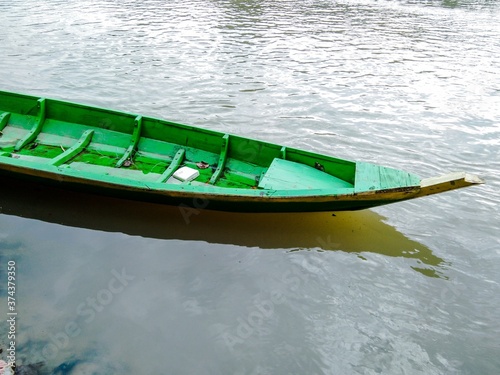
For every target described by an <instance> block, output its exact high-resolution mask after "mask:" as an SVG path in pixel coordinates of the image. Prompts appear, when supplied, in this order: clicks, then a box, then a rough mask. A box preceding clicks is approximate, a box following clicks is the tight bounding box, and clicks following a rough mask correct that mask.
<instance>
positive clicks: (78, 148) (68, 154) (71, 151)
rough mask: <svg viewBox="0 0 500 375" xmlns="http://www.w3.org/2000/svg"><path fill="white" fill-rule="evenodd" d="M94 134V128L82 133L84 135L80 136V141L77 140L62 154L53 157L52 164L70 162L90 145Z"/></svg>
mask: <svg viewBox="0 0 500 375" xmlns="http://www.w3.org/2000/svg"><path fill="white" fill-rule="evenodd" d="M93 135H94V131H93V130H87V131H85V132H84V133H83V134H82V136H81V137H80V139H79V140H78V142H76V143H75V144H74V145H73V146H71V147H70V148H68V149H67V150H66V151H64V152H63V153H62V154H60V155H58V156H56V157H55V158H53V159H51V160H50V164H52V165H55V166H56V167H58V166H60V165H61V164H64V163H66V162H68V161H69V160H71V159H73V158H74V157H75V156H77V155H78V154H79V153H80V152H82V151H83V150H84V149H85V148H86V147H87V146H88V145H89V143H90V141H91V140H92V136H93Z"/></svg>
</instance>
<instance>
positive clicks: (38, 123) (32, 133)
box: [14, 98, 46, 151]
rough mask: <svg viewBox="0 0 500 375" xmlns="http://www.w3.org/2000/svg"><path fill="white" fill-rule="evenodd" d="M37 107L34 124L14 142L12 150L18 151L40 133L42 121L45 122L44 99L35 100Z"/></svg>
mask: <svg viewBox="0 0 500 375" xmlns="http://www.w3.org/2000/svg"><path fill="white" fill-rule="evenodd" d="M37 107H38V118H37V121H36V123H35V125H33V127H32V128H31V130H30V131H29V132H28V134H26V136H25V137H24V138H22V139H20V140H19V141H18V142H17V144H16V147H14V151H19V150H21V149H22V148H23V147H24V146H26V145H27V144H28V143H30V142H33V141H34V140H35V139H36V137H37V136H38V134H40V131H41V130H42V126H43V123H44V122H45V113H46V111H45V109H46V108H45V107H46V106H45V99H43V98H42V99H38V102H37Z"/></svg>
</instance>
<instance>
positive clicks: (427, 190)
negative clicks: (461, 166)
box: [415, 172, 484, 198]
mask: <svg viewBox="0 0 500 375" xmlns="http://www.w3.org/2000/svg"><path fill="white" fill-rule="evenodd" d="M478 184H484V181H483V180H482V179H480V178H479V177H478V176H476V175H473V174H470V173H465V172H455V173H448V174H445V175H444V176H439V177H430V178H424V179H422V180H421V181H420V191H419V192H418V193H417V195H416V196H415V198H417V197H425V196H427V195H432V194H438V193H442V192H444V191H448V190H455V189H460V188H463V187H467V186H471V185H478Z"/></svg>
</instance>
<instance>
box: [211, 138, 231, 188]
mask: <svg viewBox="0 0 500 375" xmlns="http://www.w3.org/2000/svg"><path fill="white" fill-rule="evenodd" d="M228 149H229V134H224V136H223V137H222V147H221V152H220V156H219V163H218V164H217V169H216V170H215V172H214V174H213V175H212V177H211V178H210V181H209V182H208V183H209V184H210V185H215V183H216V182H217V180H218V179H219V177H220V175H221V174H222V171H223V170H224V166H225V164H226V160H227V151H228Z"/></svg>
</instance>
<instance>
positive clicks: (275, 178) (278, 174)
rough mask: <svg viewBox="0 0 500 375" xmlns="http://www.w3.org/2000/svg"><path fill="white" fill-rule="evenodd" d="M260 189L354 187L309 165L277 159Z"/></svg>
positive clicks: (261, 183)
mask: <svg viewBox="0 0 500 375" xmlns="http://www.w3.org/2000/svg"><path fill="white" fill-rule="evenodd" d="M259 187H260V188H263V189H273V190H296V189H328V190H330V191H331V193H332V194H334V192H333V190H335V189H346V188H352V187H353V186H352V185H351V184H350V183H349V182H346V181H344V180H341V179H340V178H337V177H334V176H332V175H330V174H328V173H325V172H323V171H320V170H318V169H316V168H314V167H310V166H308V165H304V164H300V163H295V162H292V161H288V160H283V159H279V158H276V159H274V161H273V162H272V163H271V166H270V167H269V169H268V170H267V172H266V173H265V174H264V176H263V177H262V178H261V180H260V182H259Z"/></svg>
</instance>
